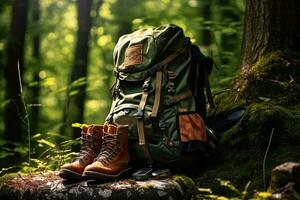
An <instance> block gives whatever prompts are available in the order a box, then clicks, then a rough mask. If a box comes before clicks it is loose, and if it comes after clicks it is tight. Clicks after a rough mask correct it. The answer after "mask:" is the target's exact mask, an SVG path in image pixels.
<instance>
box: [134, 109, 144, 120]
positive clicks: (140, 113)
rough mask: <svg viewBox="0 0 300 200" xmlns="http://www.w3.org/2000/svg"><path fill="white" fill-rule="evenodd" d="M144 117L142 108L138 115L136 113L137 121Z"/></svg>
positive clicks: (138, 110)
mask: <svg viewBox="0 0 300 200" xmlns="http://www.w3.org/2000/svg"><path fill="white" fill-rule="evenodd" d="M143 116H144V111H143V110H142V109H140V108H138V109H137V113H136V118H137V119H142V118H143Z"/></svg>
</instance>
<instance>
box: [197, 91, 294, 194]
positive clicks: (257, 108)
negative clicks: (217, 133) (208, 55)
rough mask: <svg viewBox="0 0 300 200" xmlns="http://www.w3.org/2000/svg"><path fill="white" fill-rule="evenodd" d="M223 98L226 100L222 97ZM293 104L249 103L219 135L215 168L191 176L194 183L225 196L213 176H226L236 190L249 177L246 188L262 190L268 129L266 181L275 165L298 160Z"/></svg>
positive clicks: (223, 190)
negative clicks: (237, 119)
mask: <svg viewBox="0 0 300 200" xmlns="http://www.w3.org/2000/svg"><path fill="white" fill-rule="evenodd" d="M227 95H228V94H227ZM223 99H224V100H226V101H227V100H228V99H226V97H225V98H223ZM230 105H231V106H232V104H230ZM297 108H299V105H295V106H288V107H284V106H281V105H278V104H277V102H274V101H273V100H270V101H268V102H264V101H263V102H256V103H251V104H250V105H249V106H248V108H247V110H246V113H245V115H244V117H243V119H242V120H241V121H240V122H239V123H238V124H236V126H234V127H233V128H232V129H230V130H229V131H227V132H226V133H225V135H224V136H223V138H222V140H221V152H222V155H220V162H219V163H218V164H217V166H216V168H215V169H211V170H210V171H208V172H206V173H204V175H202V176H200V177H198V178H197V179H195V181H196V184H197V185H198V186H199V187H205V188H211V189H212V190H213V193H214V194H218V195H219V194H220V195H225V196H230V194H231V193H230V191H228V190H227V189H226V188H223V187H221V186H220V185H219V184H218V182H217V181H216V178H221V179H222V180H230V181H231V182H232V183H233V185H235V186H237V187H238V189H239V190H243V189H244V187H245V185H246V184H247V182H248V181H251V184H250V187H249V190H250V191H254V190H258V191H262V190H263V168H262V166H263V159H264V155H265V153H266V149H267V146H268V143H269V140H270V135H271V132H272V129H274V132H273V137H272V141H271V145H270V149H269V152H268V155H267V159H266V170H265V172H266V177H267V180H266V182H267V183H268V181H269V177H270V173H271V170H272V169H273V168H274V167H276V166H277V165H279V164H281V163H283V162H286V161H299V157H300V110H297ZM221 158H222V159H221Z"/></svg>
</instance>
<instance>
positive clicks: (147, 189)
mask: <svg viewBox="0 0 300 200" xmlns="http://www.w3.org/2000/svg"><path fill="white" fill-rule="evenodd" d="M0 183H1V186H0V199H3V200H4V199H5V200H6V199H7V200H8V199H14V200H18V199H28V200H37V199H41V200H48V199H51V200H52V199H55V200H62V199H68V200H77V199H78V200H82V199H89V200H93V199H97V200H99V199H124V200H125V199H190V198H191V193H192V192H191V191H193V190H194V189H195V185H194V182H193V181H192V180H191V179H189V178H188V177H185V176H173V177H170V178H167V179H161V180H147V181H134V180H132V179H125V180H120V181H115V182H97V181H93V180H89V181H82V182H66V181H64V180H63V179H61V178H60V177H58V176H57V173H47V174H35V175H26V176H21V175H18V176H15V177H14V178H12V176H11V175H6V176H4V177H2V178H1V182H0Z"/></svg>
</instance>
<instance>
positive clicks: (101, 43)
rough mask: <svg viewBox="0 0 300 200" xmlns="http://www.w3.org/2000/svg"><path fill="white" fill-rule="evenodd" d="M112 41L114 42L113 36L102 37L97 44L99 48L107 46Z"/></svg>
mask: <svg viewBox="0 0 300 200" xmlns="http://www.w3.org/2000/svg"><path fill="white" fill-rule="evenodd" d="M111 41H112V37H111V35H102V36H100V37H99V39H98V40H97V44H98V46H106V45H107V44H108V43H110V42H111Z"/></svg>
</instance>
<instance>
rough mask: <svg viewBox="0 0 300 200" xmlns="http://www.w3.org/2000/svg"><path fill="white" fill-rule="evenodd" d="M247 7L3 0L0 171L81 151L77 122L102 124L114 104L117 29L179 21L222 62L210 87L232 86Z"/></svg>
mask: <svg viewBox="0 0 300 200" xmlns="http://www.w3.org/2000/svg"><path fill="white" fill-rule="evenodd" d="M244 6H245V5H244V1H241V0H231V1H229V0H201V1H200V0H144V1H140V0H77V1H76V0H1V1H0V66H1V68H0V75H1V78H0V88H1V90H0V169H1V168H3V169H2V170H1V171H0V173H5V172H6V171H9V169H12V168H15V167H13V166H17V164H20V163H22V165H21V166H22V169H23V170H24V171H26V170H29V168H28V166H29V163H30V165H31V166H33V167H32V168H30V170H34V169H43V168H44V169H55V168H57V167H59V166H60V165H61V163H64V162H65V160H67V159H68V158H70V157H71V156H72V155H73V153H72V152H71V151H70V145H72V144H74V143H76V142H78V141H79V140H78V139H77V140H74V138H77V137H78V136H80V135H79V133H80V129H79V128H78V127H77V128H76V126H78V124H76V123H80V124H81V123H86V124H89V123H103V122H104V119H105V117H106V114H107V113H108V111H109V108H110V103H111V96H110V87H111V85H112V84H113V81H114V78H113V74H112V69H113V59H112V52H113V49H114V46H115V44H116V42H117V40H118V38H119V37H120V36H121V35H123V34H126V33H130V32H132V31H134V30H137V29H139V28H144V27H149V26H159V25H161V24H167V23H173V24H177V25H179V26H181V27H182V28H183V29H184V31H185V34H186V36H188V37H190V38H191V40H192V42H194V43H196V44H198V45H199V46H200V48H201V50H202V51H203V53H204V54H206V55H209V56H212V57H213V59H214V61H215V64H216V67H215V69H214V70H213V73H212V75H211V76H210V80H211V87H212V91H213V92H219V91H222V90H226V89H227V88H230V87H231V83H232V80H233V79H234V77H235V76H236V75H237V74H238V72H239V62H240V61H239V57H240V55H239V54H240V49H241V40H242V30H243V25H242V21H243V19H242V18H243V14H244ZM23 40H24V41H23ZM23 50H24V51H23ZM18 60H19V63H20V76H21V77H22V84H21V86H22V90H21V91H20V84H19V79H18V70H17V69H18V68H17V63H18ZM12 68H14V69H12ZM21 92H22V94H21V95H20V93H21ZM14 98H15V100H14V101H12V99H14ZM72 124H73V127H72ZM74 126H75V127H74ZM29 150H30V154H28V152H29ZM28 155H29V157H28ZM0 175H1V174H0Z"/></svg>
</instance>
